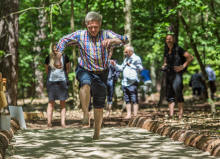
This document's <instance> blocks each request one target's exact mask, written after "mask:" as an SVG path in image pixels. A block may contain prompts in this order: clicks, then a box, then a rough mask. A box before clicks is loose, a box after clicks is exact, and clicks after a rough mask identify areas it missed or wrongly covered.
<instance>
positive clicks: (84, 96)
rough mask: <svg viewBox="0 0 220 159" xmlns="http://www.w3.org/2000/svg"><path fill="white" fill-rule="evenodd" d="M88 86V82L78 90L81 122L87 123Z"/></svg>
mask: <svg viewBox="0 0 220 159" xmlns="http://www.w3.org/2000/svg"><path fill="white" fill-rule="evenodd" d="M90 96H91V95H90V86H89V85H88V84H85V85H83V86H82V87H81V88H80V91H79V98H80V102H81V105H82V110H83V120H82V122H83V124H85V125H89V124H90V123H89V110H88V107H89V102H90Z"/></svg>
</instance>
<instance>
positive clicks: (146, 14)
mask: <svg viewBox="0 0 220 159" xmlns="http://www.w3.org/2000/svg"><path fill="white" fill-rule="evenodd" d="M45 2H46V7H45V8H44V10H45V11H46V13H47V15H46V18H47V21H48V24H47V26H45V30H46V33H47V37H46V40H44V41H40V42H36V41H35V38H36V36H37V34H36V33H37V30H38V29H39V17H38V16H39V10H30V11H28V12H25V13H23V14H20V16H19V59H20V60H19V89H21V88H22V89H23V87H24V88H29V87H31V86H32V85H33V83H34V81H35V78H34V70H33V65H34V63H35V62H38V63H40V64H41V65H40V66H39V67H40V68H39V69H40V70H42V71H43V70H44V59H45V57H46V56H47V55H48V52H49V50H48V48H49V44H50V42H51V41H55V42H57V41H58V40H59V39H60V38H61V37H62V36H64V35H66V34H69V33H71V28H70V17H71V10H70V6H71V3H70V1H64V2H63V3H62V4H60V5H57V4H55V3H57V2H59V1H58V0H56V1H55V0H53V1H45ZM88 2H89V4H88V6H86V3H87V1H86V0H81V1H76V0H74V23H75V26H74V27H75V28H74V29H75V30H78V29H85V25H84V17H85V15H86V13H87V12H88V11H91V10H93V11H97V12H100V13H101V14H102V15H103V24H102V28H103V29H110V30H113V31H114V32H116V33H119V34H124V21H125V20H124V11H123V9H124V5H125V2H124V0H117V1H115V3H114V1H109V0H102V1H88ZM210 3H211V1H203V0H180V1H178V4H177V5H175V4H174V1H164V0H157V1H152V0H133V1H132V10H131V13H132V45H133V46H134V48H135V52H136V53H137V54H138V55H139V56H140V57H141V58H142V61H143V64H144V67H145V68H149V67H150V66H151V65H154V66H155V69H156V74H157V75H158V76H159V73H158V72H159V71H158V70H159V68H160V67H161V65H162V63H163V52H164V38H165V35H166V34H167V28H168V27H169V26H170V25H171V24H172V23H173V21H174V17H175V16H176V15H177V13H181V14H182V15H183V16H184V18H185V20H186V22H187V24H189V26H190V31H191V33H192V35H193V39H194V41H195V42H196V45H197V49H198V51H199V54H200V57H201V59H202V62H203V63H204V64H211V65H212V67H213V68H214V70H215V71H216V76H217V80H220V65H219V62H220V43H219V39H218V36H217V33H216V30H217V31H218V30H219V27H220V20H219V19H220V18H219V17H220V11H219V10H218V9H216V8H219V7H220V3H219V2H218V1H214V5H215V9H214V10H213V9H212V8H211V5H210ZM40 6H42V3H41V2H40V1H34V0H25V1H24V0H21V1H20V10H22V9H26V8H28V7H40ZM168 8H169V9H168ZM51 13H52V26H53V30H52V32H50V28H49V16H50V14H51ZM215 17H216V18H215ZM218 32H219V34H220V31H218ZM178 38H179V41H178V44H179V45H180V46H181V47H183V48H184V49H186V50H187V51H188V52H189V53H191V54H193V55H194V52H193V49H192V46H191V42H190V40H189V37H188V34H187V33H186V30H185V28H184V27H183V24H182V23H181V21H180V19H179V37H178ZM36 45H40V46H41V47H42V48H44V49H43V50H42V53H41V54H40V55H39V54H37V53H36V52H35V51H34V50H33V47H34V46H36ZM122 49H123V48H117V49H115V50H114V54H113V58H114V59H117V60H118V62H119V63H121V62H122V60H123V50H122ZM65 53H66V54H67V55H69V57H70V59H72V52H71V49H66V50H65ZM4 54H5V53H4V52H2V51H0V57H1V56H3V55H4ZM198 68H199V65H198V62H197V60H196V58H195V56H194V61H193V62H192V64H191V65H190V66H189V67H188V69H187V72H186V73H185V74H184V77H183V78H184V84H185V85H187V84H188V81H189V79H190V76H191V74H193V73H194V72H195V70H196V69H198ZM73 78H75V73H74V72H72V73H70V74H69V79H70V80H73Z"/></svg>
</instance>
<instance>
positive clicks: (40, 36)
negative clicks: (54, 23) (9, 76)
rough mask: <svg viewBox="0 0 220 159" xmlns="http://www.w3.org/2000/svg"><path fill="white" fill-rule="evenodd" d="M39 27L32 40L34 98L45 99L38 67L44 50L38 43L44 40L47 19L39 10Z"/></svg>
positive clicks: (41, 73) (41, 74) (42, 2)
mask: <svg viewBox="0 0 220 159" xmlns="http://www.w3.org/2000/svg"><path fill="white" fill-rule="evenodd" d="M41 4H43V6H44V0H41ZM38 21H39V26H38V30H37V32H36V37H35V39H34V41H35V43H36V45H35V46H34V48H33V50H34V53H35V55H36V56H35V58H34V71H35V80H36V81H35V96H36V97H45V94H44V84H43V83H44V82H43V72H42V71H41V70H40V68H39V66H40V65H41V63H40V59H39V58H40V57H41V56H40V55H41V54H42V52H43V50H44V49H45V48H44V47H43V46H41V45H40V42H42V41H43V40H45V39H46V30H45V27H46V25H47V18H46V13H45V10H44V9H41V10H39V15H38Z"/></svg>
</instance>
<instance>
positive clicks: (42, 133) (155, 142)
mask: <svg viewBox="0 0 220 159" xmlns="http://www.w3.org/2000/svg"><path fill="white" fill-rule="evenodd" d="M92 134H93V129H76V128H74V129H73V128H67V129H49V130H37V129H35V130H34V129H27V130H23V131H20V132H19V133H18V134H16V135H15V136H14V138H15V142H13V143H12V144H14V154H13V155H12V156H10V157H7V158H8V159H9V158H10V159H26V158H27V159H29V158H30V159H35V158H41V159H64V158H74V159H75V158H76V159H84V158H86V159H101V158H103V159H104V158H108V159H150V158H152V159H157V158H164V159H168V158H169V159H170V158H171V159H192V158H193V159H194V158H195V159H201V158H214V157H212V156H209V154H208V153H207V152H201V151H199V150H197V149H194V148H191V147H185V146H184V145H183V144H182V143H180V142H174V141H171V140H170V139H169V138H166V137H162V136H158V135H155V134H152V133H150V132H148V131H146V130H144V129H137V128H114V127H108V128H103V129H102V131H101V139H100V140H95V141H93V140H92V139H91V136H92Z"/></svg>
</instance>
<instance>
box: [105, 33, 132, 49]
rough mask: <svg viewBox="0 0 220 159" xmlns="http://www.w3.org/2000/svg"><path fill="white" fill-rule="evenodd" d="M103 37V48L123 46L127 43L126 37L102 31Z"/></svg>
mask: <svg viewBox="0 0 220 159" xmlns="http://www.w3.org/2000/svg"><path fill="white" fill-rule="evenodd" d="M104 36H105V37H106V38H105V39H104V40H103V41H102V45H103V46H105V47H110V46H117V45H119V46H120V45H125V44H127V43H128V42H129V41H128V37H127V36H122V35H119V34H116V33H114V32H112V31H110V30H106V31H104Z"/></svg>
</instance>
